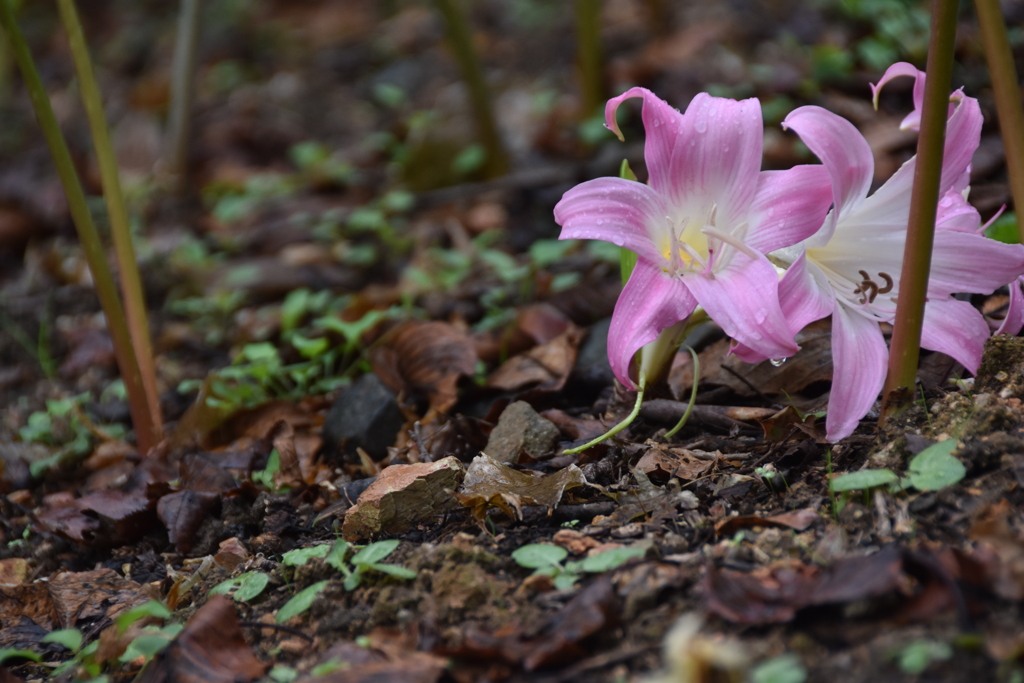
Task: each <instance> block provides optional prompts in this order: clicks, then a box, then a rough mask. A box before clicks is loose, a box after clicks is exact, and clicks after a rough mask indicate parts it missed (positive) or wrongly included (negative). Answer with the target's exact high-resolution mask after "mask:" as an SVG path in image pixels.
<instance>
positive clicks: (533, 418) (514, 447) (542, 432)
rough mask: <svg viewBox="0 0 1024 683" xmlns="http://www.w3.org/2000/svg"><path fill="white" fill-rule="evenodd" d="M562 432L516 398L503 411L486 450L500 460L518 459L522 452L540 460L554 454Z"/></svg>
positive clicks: (511, 460)
mask: <svg viewBox="0 0 1024 683" xmlns="http://www.w3.org/2000/svg"><path fill="white" fill-rule="evenodd" d="M559 434H560V432H559V431H558V427H556V426H555V425H554V423H552V422H551V421H550V420H546V419H544V418H543V417H541V416H540V415H538V414H537V411H536V410H534V409H533V407H532V406H531V405H530V404H529V403H527V402H525V401H516V402H515V403H512V404H510V405H509V406H508V407H507V408H505V410H504V411H503V412H502V413H501V417H499V418H498V424H497V425H495V427H494V429H493V430H492V431H491V437H490V439H488V440H487V447H486V448H485V449H484V452H485V453H487V455H489V456H491V457H492V458H493V459H495V460H497V461H498V462H511V463H514V462H518V461H519V455H520V454H521V453H523V452H525V453H526V454H527V455H529V456H530V457H531V458H534V459H540V458H543V457H545V456H550V455H551V454H552V452H553V451H554V449H555V444H556V443H557V442H558V437H559Z"/></svg>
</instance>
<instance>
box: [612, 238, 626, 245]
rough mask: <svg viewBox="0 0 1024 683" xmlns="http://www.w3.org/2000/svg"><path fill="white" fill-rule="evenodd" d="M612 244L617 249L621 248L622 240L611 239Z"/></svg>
mask: <svg viewBox="0 0 1024 683" xmlns="http://www.w3.org/2000/svg"><path fill="white" fill-rule="evenodd" d="M612 242H613V243H614V244H615V246H617V247H621V246H622V245H623V244H624V242H623V240H622V238H621V237H613V238H612Z"/></svg>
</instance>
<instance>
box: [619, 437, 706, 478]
mask: <svg viewBox="0 0 1024 683" xmlns="http://www.w3.org/2000/svg"><path fill="white" fill-rule="evenodd" d="M714 466H715V461H714V460H705V459H701V458H698V457H696V456H694V455H693V454H692V453H691V452H690V451H689V450H687V449H685V448H668V447H665V446H662V445H660V444H659V445H656V446H651V447H650V448H648V449H647V452H646V453H644V454H643V456H642V457H641V458H640V460H639V461H638V462H637V463H636V469H638V470H640V471H641V472H643V473H644V474H646V475H648V476H650V475H651V474H652V473H654V472H660V473H661V474H663V475H665V476H668V477H679V478H680V479H682V480H683V481H693V480H694V479H699V478H701V477H703V476H704V475H705V474H707V473H708V472H709V471H710V470H711V468H712V467H714ZM662 481H664V480H662Z"/></svg>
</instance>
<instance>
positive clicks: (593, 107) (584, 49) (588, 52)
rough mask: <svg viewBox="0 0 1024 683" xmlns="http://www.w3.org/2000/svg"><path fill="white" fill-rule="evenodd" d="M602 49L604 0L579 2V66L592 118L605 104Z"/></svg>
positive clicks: (585, 103) (585, 110)
mask: <svg viewBox="0 0 1024 683" xmlns="http://www.w3.org/2000/svg"><path fill="white" fill-rule="evenodd" d="M602 53H603V51H602V49H601V0H576V62H577V64H576V66H577V68H578V69H579V71H580V94H581V95H582V98H583V103H582V104H583V110H582V112H581V117H580V118H584V119H586V118H589V117H591V116H593V115H594V112H596V111H597V110H598V108H599V107H600V106H601V105H602V104H604V101H605V99H607V98H606V97H605V94H606V93H605V86H604V55H603V54H602Z"/></svg>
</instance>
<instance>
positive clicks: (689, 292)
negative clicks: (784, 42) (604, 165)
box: [555, 88, 832, 388]
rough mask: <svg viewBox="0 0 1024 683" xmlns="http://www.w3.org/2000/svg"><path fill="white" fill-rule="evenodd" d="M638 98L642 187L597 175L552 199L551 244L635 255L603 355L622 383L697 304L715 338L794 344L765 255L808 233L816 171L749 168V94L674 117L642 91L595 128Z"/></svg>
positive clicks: (825, 201)
mask: <svg viewBox="0 0 1024 683" xmlns="http://www.w3.org/2000/svg"><path fill="white" fill-rule="evenodd" d="M631 97H640V98H642V99H643V112H642V115H643V122H644V129H645V130H646V132H647V140H646V143H645V147H644V156H645V159H646V162H647V171H648V174H649V181H648V184H646V185H645V184H642V183H638V182H635V181H630V180H625V179H622V178H598V179H596V180H591V181H588V182H585V183H582V184H581V185H578V186H576V187H574V188H573V189H571V190H569V191H568V192H566V193H565V196H563V197H562V200H561V201H560V202H559V203H558V205H557V206H555V220H556V221H557V222H558V224H559V225H561V226H562V233H561V236H560V238H561V239H597V240H603V241H606V242H611V243H612V244H615V245H617V246H620V247H625V248H626V249H629V250H631V251H633V252H635V253H636V254H637V255H638V259H637V263H636V267H635V268H634V270H633V274H632V275H631V277H630V278H629V281H628V282H627V283H626V285H625V287H624V288H623V291H622V294H621V295H620V297H619V300H618V302H617V303H616V305H615V311H614V313H613V315H612V323H611V329H610V331H609V334H608V357H609V362H610V364H611V367H612V370H613V371H614V373H615V376H616V377H617V378H618V379H619V381H620V382H622V383H623V384H624V385H625V386H627V387H630V388H634V387H635V385H634V382H633V379H632V378H631V377H630V362H631V360H632V358H633V355H634V354H635V353H636V352H637V350H639V349H640V348H641V347H643V346H644V345H646V344H648V343H649V342H651V341H653V340H654V339H655V338H657V337H658V334H659V333H660V332H661V331H662V330H664V329H665V328H668V327H669V326H671V325H674V324H676V323H678V322H680V321H683V320H686V319H687V318H688V317H689V316H690V314H691V313H693V311H694V309H695V308H696V306H697V305H698V304H699V305H700V306H702V307H703V308H704V310H705V311H706V312H707V313H708V315H710V316H711V318H712V319H713V320H714V321H715V322H717V323H718V324H719V325H720V326H721V327H722V329H723V330H725V332H726V334H728V335H730V336H731V337H733V338H734V339H736V340H737V341H739V342H740V343H742V344H744V345H745V346H747V347H749V348H750V349H753V350H755V351H756V352H758V353H761V354H763V355H764V356H766V357H770V358H781V357H785V356H788V355H791V354H793V353H794V352H795V351H796V350H797V345H796V344H795V343H794V341H793V336H794V330H793V329H791V327H790V325H789V323H788V322H787V320H786V318H785V316H784V315H783V312H782V309H781V308H780V305H779V297H778V287H779V278H778V274H777V271H776V269H775V267H774V266H773V265H772V264H771V263H770V262H769V261H768V259H767V258H766V257H765V254H766V253H767V252H769V251H774V250H776V249H780V248H782V247H787V246H790V245H793V244H796V243H797V242H800V241H801V240H803V239H805V238H807V237H809V236H810V235H811V234H813V233H814V231H815V230H817V229H818V228H819V227H820V226H821V222H822V220H823V218H824V216H825V214H826V212H827V211H828V207H829V204H830V203H831V199H832V198H831V189H830V184H829V179H828V174H827V172H826V171H825V169H824V168H822V167H821V166H797V167H795V168H792V169H790V170H787V171H761V170H760V169H761V152H762V142H763V133H764V131H763V125H762V122H761V107H760V104H759V103H758V101H757V100H756V99H748V100H743V101H735V100H730V99H723V98H718V97H711V96H709V95H707V94H703V93H702V94H700V95H697V96H696V97H695V98H694V99H693V101H692V102H691V103H690V105H689V107H687V109H686V112H685V113H680V112H679V111H677V110H676V109H674V108H672V107H671V106H669V105H668V104H667V103H665V102H664V101H663V100H661V99H659V98H658V97H657V96H655V95H654V94H652V93H651V92H650V91H648V90H646V89H644V88H633V89H631V90H629V91H627V92H625V93H623V94H622V95H620V96H618V97H616V98H613V99H612V100H610V101H609V102H608V105H607V106H606V108H605V120H606V125H607V126H608V128H610V129H611V130H612V131H613V132H615V133H616V134H617V135H618V136H619V137H620V138H622V134H621V132H620V131H619V128H618V124H617V123H616V120H615V113H616V110H617V109H618V107H619V105H620V104H621V103H622V102H623V100H626V99H628V98H631Z"/></svg>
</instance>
